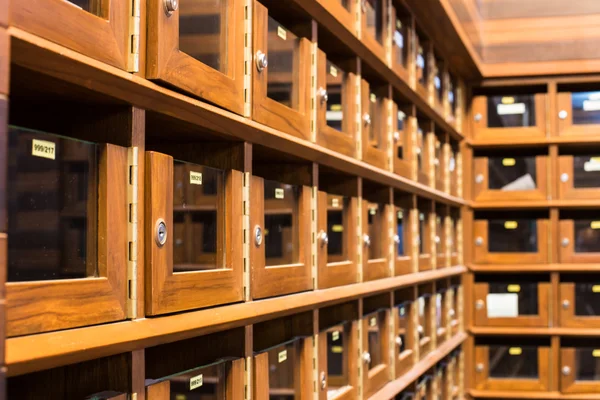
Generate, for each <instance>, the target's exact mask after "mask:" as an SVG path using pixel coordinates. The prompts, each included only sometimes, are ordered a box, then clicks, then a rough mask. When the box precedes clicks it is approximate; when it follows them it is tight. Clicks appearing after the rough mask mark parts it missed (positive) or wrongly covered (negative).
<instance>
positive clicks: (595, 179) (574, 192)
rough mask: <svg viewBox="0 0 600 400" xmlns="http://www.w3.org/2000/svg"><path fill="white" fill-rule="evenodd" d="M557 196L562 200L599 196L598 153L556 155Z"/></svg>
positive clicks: (599, 156)
mask: <svg viewBox="0 0 600 400" xmlns="http://www.w3.org/2000/svg"><path fill="white" fill-rule="evenodd" d="M554 179H555V180H557V181H558V197H559V198H560V199H564V200H592V199H597V198H599V197H600V154H597V155H596V154H593V153H587V154H563V155H559V156H558V176H556V177H554Z"/></svg>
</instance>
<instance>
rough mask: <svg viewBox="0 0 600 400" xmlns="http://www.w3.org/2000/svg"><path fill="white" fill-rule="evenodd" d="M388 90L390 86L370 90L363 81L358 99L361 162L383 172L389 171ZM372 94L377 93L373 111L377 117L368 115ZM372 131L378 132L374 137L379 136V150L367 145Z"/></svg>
mask: <svg viewBox="0 0 600 400" xmlns="http://www.w3.org/2000/svg"><path fill="white" fill-rule="evenodd" d="M390 90H391V86H390V85H386V86H385V87H383V88H377V89H375V90H371V87H370V85H369V83H368V82H367V81H366V80H364V79H362V80H361V94H360V97H361V109H362V116H361V119H360V123H361V124H362V130H361V132H362V160H363V161H365V162H367V163H369V164H371V165H374V166H376V167H378V168H381V169H384V170H389V154H388V147H389V146H390V143H388V134H387V133H388V132H387V128H388V102H389V101H391V100H390ZM382 91H383V92H385V93H384V94H383V95H382V93H381V92H382ZM372 92H373V93H374V92H379V94H378V95H377V100H376V101H377V106H376V110H375V112H376V114H377V115H371V113H370V107H369V105H370V104H371V99H370V97H371V93H372ZM367 116H368V117H369V120H368V121H370V122H369V123H367ZM373 129H377V131H378V132H377V131H376V132H375V137H377V136H379V140H380V143H379V148H375V147H373V146H370V145H369V134H370V131H371V130H373Z"/></svg>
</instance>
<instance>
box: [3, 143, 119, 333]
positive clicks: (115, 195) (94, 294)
mask: <svg viewBox="0 0 600 400" xmlns="http://www.w3.org/2000/svg"><path fill="white" fill-rule="evenodd" d="M128 151H129V149H127V148H125V147H120V146H115V145H112V144H103V145H100V146H99V154H100V156H99V158H98V166H99V167H98V171H99V172H98V176H99V179H98V199H97V201H98V231H97V235H98V236H97V245H98V250H97V260H96V261H97V270H98V275H99V276H98V277H94V278H85V279H64V280H57V281H35V282H7V283H6V304H7V306H6V335H7V337H11V336H21V335H28V334H34V333H41V332H48V331H56V330H61V329H68V328H76V327H82V326H88V325H97V324H102V323H108V322H115V321H119V320H124V319H125V318H127V305H126V303H127V276H126V275H127V273H126V272H127V271H126V266H127V261H128V240H127V222H128V220H129V219H128V218H129V217H128V208H129V207H128V200H127V192H128V188H127V185H128V183H129V164H128ZM40 310H52V312H53V313H54V314H55V315H54V318H48V315H47V314H46V313H44V312H40Z"/></svg>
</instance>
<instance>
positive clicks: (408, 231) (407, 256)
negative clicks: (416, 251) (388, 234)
mask: <svg viewBox="0 0 600 400" xmlns="http://www.w3.org/2000/svg"><path fill="white" fill-rule="evenodd" d="M411 202H412V197H409V198H406V199H404V200H401V199H397V196H394V207H393V209H392V213H393V216H392V221H394V224H393V227H392V230H393V232H394V235H397V234H398V233H397V228H396V226H397V225H396V223H395V222H396V221H397V213H399V212H402V219H403V221H404V222H403V224H402V225H403V229H402V231H403V232H402V233H403V235H404V238H403V239H404V240H403V243H404V255H403V256H398V252H397V246H396V243H394V252H393V254H394V275H395V276H399V275H406V274H411V273H413V272H415V271H414V263H413V257H412V255H413V246H414V240H413V232H412V224H411V217H410V215H411V213H410V205H411V204H410V203H411ZM394 242H395V239H394Z"/></svg>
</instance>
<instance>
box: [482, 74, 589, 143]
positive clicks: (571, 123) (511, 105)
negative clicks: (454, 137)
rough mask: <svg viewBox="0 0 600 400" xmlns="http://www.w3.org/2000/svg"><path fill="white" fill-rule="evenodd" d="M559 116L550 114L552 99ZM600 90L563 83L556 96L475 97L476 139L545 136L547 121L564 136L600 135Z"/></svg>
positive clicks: (537, 94) (509, 95)
mask: <svg viewBox="0 0 600 400" xmlns="http://www.w3.org/2000/svg"><path fill="white" fill-rule="evenodd" d="M553 101H554V102H555V108H556V110H555V112H556V115H548V111H547V110H548V109H549V104H550V102H553ZM599 110H600V92H598V91H590V90H589V88H582V87H571V86H564V87H563V86H561V85H559V87H558V94H557V95H556V97H555V98H552V97H551V95H549V94H545V93H526V94H514V95H513V94H506V95H489V96H475V97H474V98H473V103H472V115H473V124H472V126H473V137H474V138H475V139H508V138H514V139H518V138H522V137H528V138H536V137H537V138H544V137H546V136H547V135H548V133H547V121H553V122H554V123H555V124H556V130H557V134H558V135H559V136H564V137H582V136H589V135H597V134H598V129H599V128H600V111H599Z"/></svg>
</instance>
